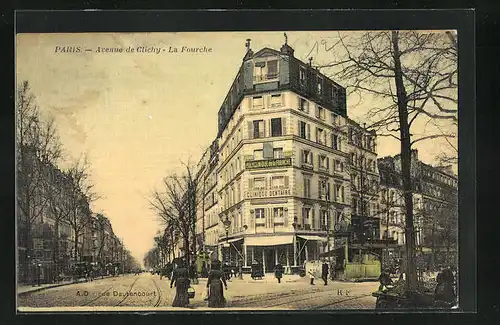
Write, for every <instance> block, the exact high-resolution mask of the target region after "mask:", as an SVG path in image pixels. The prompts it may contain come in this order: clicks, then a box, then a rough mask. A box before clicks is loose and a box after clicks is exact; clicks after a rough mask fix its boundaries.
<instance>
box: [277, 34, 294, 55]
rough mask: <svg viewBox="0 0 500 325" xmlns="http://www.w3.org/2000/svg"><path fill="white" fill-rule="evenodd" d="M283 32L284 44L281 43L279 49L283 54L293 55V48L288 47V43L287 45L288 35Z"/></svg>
mask: <svg viewBox="0 0 500 325" xmlns="http://www.w3.org/2000/svg"><path fill="white" fill-rule="evenodd" d="M283 34H284V36H285V44H283V46H282V47H281V49H280V51H281V53H283V54H286V55H289V56H293V52H294V49H293V48H292V47H290V45H288V36H287V35H286V33H283Z"/></svg>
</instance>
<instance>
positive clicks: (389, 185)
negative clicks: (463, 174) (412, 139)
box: [378, 150, 458, 263]
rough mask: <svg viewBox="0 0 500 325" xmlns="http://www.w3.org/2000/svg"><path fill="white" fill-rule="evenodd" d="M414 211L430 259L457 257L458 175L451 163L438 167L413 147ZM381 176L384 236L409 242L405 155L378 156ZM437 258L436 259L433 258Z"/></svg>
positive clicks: (420, 244)
mask: <svg viewBox="0 0 500 325" xmlns="http://www.w3.org/2000/svg"><path fill="white" fill-rule="evenodd" d="M411 159H412V160H411V177H412V183H413V186H414V188H413V215H414V225H415V232H416V236H415V239H416V245H417V248H418V249H419V251H420V252H421V253H422V254H423V255H428V259H429V260H427V262H428V263H448V262H453V261H456V259H457V255H456V254H457V243H458V224H457V223H458V178H457V176H456V175H455V174H454V173H453V170H452V168H451V166H446V167H435V166H431V165H429V164H426V163H424V162H422V161H420V160H419V159H418V151H417V150H412V156H411ZM378 167H379V171H380V180H381V188H382V191H381V196H380V199H381V206H382V210H383V211H381V212H380V215H381V216H380V220H381V223H380V228H381V238H388V239H391V240H393V241H395V242H396V243H397V244H398V246H399V247H400V248H402V246H403V245H404V243H405V239H404V226H405V207H404V199H403V195H402V193H403V191H402V183H401V158H400V156H399V155H397V156H395V157H384V158H381V159H379V160H378ZM430 259H433V260H430Z"/></svg>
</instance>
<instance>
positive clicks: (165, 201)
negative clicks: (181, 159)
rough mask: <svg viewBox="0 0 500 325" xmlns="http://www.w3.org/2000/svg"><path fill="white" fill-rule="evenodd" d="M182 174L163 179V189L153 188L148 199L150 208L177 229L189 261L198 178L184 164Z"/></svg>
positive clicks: (167, 224)
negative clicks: (184, 169)
mask: <svg viewBox="0 0 500 325" xmlns="http://www.w3.org/2000/svg"><path fill="white" fill-rule="evenodd" d="M186 169H187V172H186V173H185V174H184V175H181V176H179V175H177V174H173V175H171V176H168V177H165V178H164V179H163V186H164V190H163V191H160V190H156V189H155V190H154V191H153V193H152V196H151V198H150V200H149V203H150V206H151V208H152V209H153V210H154V211H155V213H156V214H157V216H158V217H159V218H160V219H161V220H162V221H163V222H164V224H165V225H166V226H167V227H171V228H170V229H174V230H177V231H178V233H179V234H180V236H181V237H182V239H183V241H184V248H185V251H186V255H185V258H186V261H187V262H188V263H189V262H190V250H191V248H195V245H196V244H195V243H194V244H193V246H191V245H190V239H191V238H193V241H195V237H194V236H193V232H194V227H195V225H196V189H197V183H198V180H197V179H195V178H194V177H193V173H192V171H191V168H190V167H188V166H186Z"/></svg>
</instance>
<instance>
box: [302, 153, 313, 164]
mask: <svg viewBox="0 0 500 325" xmlns="http://www.w3.org/2000/svg"><path fill="white" fill-rule="evenodd" d="M302 162H303V163H304V164H309V165H312V164H313V154H312V152H311V151H310V150H302Z"/></svg>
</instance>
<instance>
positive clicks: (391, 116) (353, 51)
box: [320, 31, 458, 291]
mask: <svg viewBox="0 0 500 325" xmlns="http://www.w3.org/2000/svg"><path fill="white" fill-rule="evenodd" d="M357 35H359V36H357ZM328 50H329V51H330V52H331V53H332V55H333V60H332V61H333V62H332V63H329V64H327V65H323V66H320V67H323V68H326V67H328V68H331V70H332V71H331V74H332V75H333V76H334V78H336V79H337V80H339V81H341V82H343V83H345V84H346V85H347V89H348V90H349V93H353V92H354V93H358V94H359V95H361V96H364V95H373V96H374V97H376V98H381V99H383V100H384V101H385V102H386V104H387V105H383V106H382V107H376V108H373V109H371V111H370V113H369V117H370V118H371V119H372V120H373V123H372V124H371V126H370V127H371V128H373V129H375V130H377V131H378V134H379V135H382V136H390V137H393V138H395V139H397V140H398V141H399V142H400V144H401V149H400V150H401V164H402V179H403V193H404V199H405V208H406V214H405V215H406V220H405V221H406V222H405V227H406V231H405V238H406V241H405V242H406V256H407V261H408V263H407V270H406V274H407V279H408V280H407V281H406V284H407V287H406V289H407V290H408V291H414V290H416V288H417V273H416V268H415V263H414V250H415V236H414V231H413V195H412V181H411V176H410V166H411V147H412V146H413V145H415V144H416V143H417V142H421V141H424V140H429V139H435V138H447V139H451V138H453V137H455V136H456V135H455V134H454V133H453V130H452V131H451V132H448V131H446V132H436V133H432V134H431V133H430V132H425V133H423V134H418V133H416V132H412V130H413V129H412V126H416V125H417V124H418V123H417V121H420V122H423V123H426V124H429V123H430V124H434V125H437V126H438V129H439V130H442V128H441V124H440V123H441V122H445V121H446V122H451V123H452V124H453V123H458V116H457V112H458V111H457V102H458V100H457V95H458V94H457V87H458V81H457V80H458V76H457V70H458V69H457V53H458V48H457V41H456V36H455V34H454V33H452V32H448V33H439V32H436V33H434V32H428V33H424V32H420V31H382V32H363V33H358V34H356V35H354V36H346V35H345V34H341V33H339V36H338V40H337V42H336V44H334V45H333V46H331V47H329V48H328ZM422 119H423V120H422ZM420 129H421V126H420ZM455 132H456V131H455Z"/></svg>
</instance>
